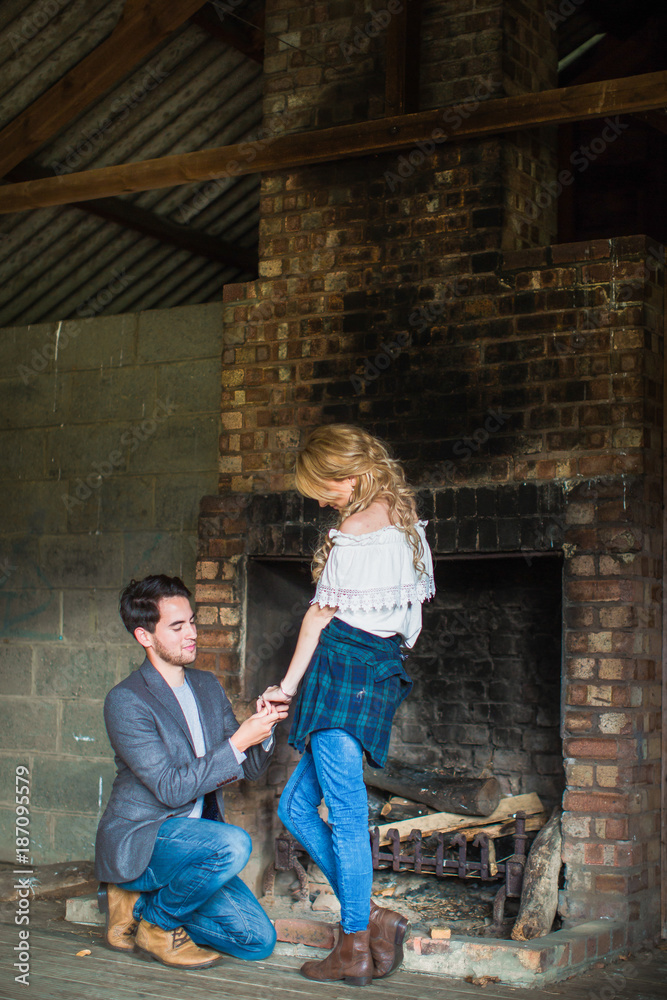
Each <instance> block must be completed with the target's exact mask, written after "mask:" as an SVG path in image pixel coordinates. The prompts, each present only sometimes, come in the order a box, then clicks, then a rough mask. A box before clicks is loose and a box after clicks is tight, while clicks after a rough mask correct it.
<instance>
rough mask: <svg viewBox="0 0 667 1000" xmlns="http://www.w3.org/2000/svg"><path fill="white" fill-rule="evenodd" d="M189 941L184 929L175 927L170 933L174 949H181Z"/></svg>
mask: <svg viewBox="0 0 667 1000" xmlns="http://www.w3.org/2000/svg"><path fill="white" fill-rule="evenodd" d="M189 940H190V935H189V934H188V932H187V931H186V929H185V927H176V928H175V929H174V930H173V931H172V941H173V944H174V949H176V948H182V947H183V945H184V944H187V943H188V941H189Z"/></svg>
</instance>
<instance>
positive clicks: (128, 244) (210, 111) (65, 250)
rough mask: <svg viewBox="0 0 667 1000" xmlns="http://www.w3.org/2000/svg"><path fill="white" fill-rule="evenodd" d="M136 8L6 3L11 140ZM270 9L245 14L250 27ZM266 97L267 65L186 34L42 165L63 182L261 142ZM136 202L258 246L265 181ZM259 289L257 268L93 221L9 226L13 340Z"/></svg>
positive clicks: (50, 215) (187, 30)
mask: <svg viewBox="0 0 667 1000" xmlns="http://www.w3.org/2000/svg"><path fill="white" fill-rule="evenodd" d="M123 5H124V4H123V0H29V2H26V0H4V2H3V3H2V5H0V51H1V52H2V60H3V64H4V65H3V73H2V78H1V79H0V127H2V126H4V125H6V124H8V123H9V122H10V121H12V120H13V119H14V118H15V117H16V115H17V114H19V113H20V112H21V111H22V110H23V109H24V108H26V107H28V106H29V105H30V104H31V103H32V102H33V101H34V100H36V99H37V98H38V97H39V96H40V95H41V94H42V93H44V92H45V91H46V90H48V88H49V87H50V86H52V85H53V84H54V83H55V82H56V81H57V80H58V79H60V78H61V77H62V76H63V75H64V74H65V73H66V72H67V71H68V70H69V69H71V68H72V67H73V66H75V65H76V64H77V63H78V62H79V61H80V60H81V59H82V58H84V56H86V55H87V54H88V53H89V52H91V51H92V50H93V49H94V48H95V47H96V45H98V44H99V43H100V42H101V41H103V40H104V38H105V37H107V36H108V35H109V34H110V32H111V31H112V30H113V28H114V27H115V25H116V23H117V21H118V18H119V16H120V14H121V11H122V9H123ZM258 6H261V5H260V4H258V3H255V4H254V5H253V4H251V5H249V6H247V7H244V8H243V12H244V16H252V13H253V12H254V10H255V8H256V7H258ZM262 85H263V84H262V69H261V66H260V65H259V64H258V63H256V62H254V61H252V60H251V59H249V58H247V57H246V56H244V55H243V54H242V53H241V52H239V51H237V50H236V49H234V48H231V47H228V46H226V45H224V44H223V43H222V42H221V41H220V40H219V39H217V38H213V37H211V35H210V34H208V33H207V32H206V31H204V30H203V29H202V28H200V27H198V26H197V25H195V24H192V23H188V22H186V23H185V25H183V27H181V28H180V29H179V30H177V31H176V32H174V33H173V34H172V35H171V36H170V37H169V38H168V39H167V40H166V41H165V42H163V43H162V44H161V45H160V46H158V47H157V48H156V49H155V50H154V51H153V52H152V53H151V55H150V56H149V57H148V58H146V59H144V60H143V62H142V63H141V64H140V65H138V66H137V67H136V68H135V69H134V70H133V71H132V72H131V73H130V74H129V75H128V76H127V77H126V78H124V79H123V80H122V81H121V82H120V83H119V84H117V85H115V86H114V87H112V88H111V89H110V90H109V91H108V92H107V93H106V94H104V95H103V97H101V98H100V99H98V100H97V101H95V102H94V103H93V104H92V105H90V106H89V107H88V108H86V110H85V111H84V112H83V113H82V114H81V115H79V116H78V117H77V118H76V119H75V120H73V121H71V122H70V123H69V124H68V125H67V127H66V128H64V129H62V130H61V131H60V132H59V133H58V134H57V135H56V136H55V137H54V139H52V140H50V141H49V142H47V143H46V144H45V145H44V146H43V147H41V148H40V149H39V150H38V151H37V152H36V153H35V154H34V155H33V156H32V157H31V159H30V163H31V165H32V166H33V168H34V167H41V168H42V169H43V170H44V171H48V172H51V171H54V172H56V173H62V172H69V171H70V170H77V171H78V170H83V169H87V168H91V167H98V166H107V165H110V164H115V163H128V162H131V161H133V160H143V159H149V158H152V157H159V156H165V155H168V154H171V153H181V152H188V151H191V150H196V149H206V148H209V147H212V146H218V145H226V144H228V143H233V142H239V141H242V140H244V139H248V138H252V135H253V132H256V131H257V130H258V128H259V127H260V126H261V122H262ZM204 188H205V192H204V193H203V194H202V190H203V189H204ZM198 196H199V197H198ZM124 200H125V201H126V202H128V203H130V204H136V205H138V206H141V207H142V208H144V209H150V211H151V212H153V213H155V214H156V215H158V216H160V217H163V218H165V219H168V220H170V221H171V222H173V223H177V224H180V225H183V224H184V223H185V224H186V225H187V227H188V228H190V229H195V230H200V231H203V232H206V233H208V234H211V235H213V236H217V237H219V239H220V240H224V241H227V242H230V243H232V244H234V245H237V246H241V247H245V248H250V249H251V248H253V247H256V245H257V230H258V218H259V207H258V206H259V176H258V175H251V176H243V177H238V178H232V179H231V180H230V181H229V182H226V183H223V184H220V185H212V184H208V185H201V184H191V185H185V186H182V187H177V188H170V189H162V190H157V191H146V192H143V193H141V194H138V195H131V196H127V198H125V199H124ZM186 220H187V221H186ZM252 276H253V273H252V272H251V271H248V270H247V266H246V267H245V268H244V267H237V266H231V265H229V264H225V263H221V262H220V261H216V260H211V259H210V258H207V257H203V256H198V255H195V254H193V253H191V252H190V251H188V250H184V249H182V248H179V247H176V246H174V245H172V244H169V243H166V242H162V241H160V240H157V239H155V238H153V237H151V236H146V235H143V234H142V233H139V232H136V231H134V230H131V229H129V228H126V227H125V226H123V225H119V224H117V223H115V222H109V221H106V220H104V219H102V218H99V217H98V216H95V215H91V214H89V213H88V212H86V211H83V210H82V209H80V208H75V207H69V206H67V207H58V208H47V209H40V210H38V211H34V212H29V213H25V214H21V215H16V216H5V217H4V218H2V219H0V326H8V325H10V324H13V325H16V324H27V323H36V322H44V321H48V320H58V319H67V318H71V317H76V316H77V315H96V314H101V313H106V314H109V313H120V312H127V311H134V310H139V309H150V308H158V307H165V306H171V305H185V304H190V303H197V302H209V301H212V300H214V299H219V298H221V297H222V286H223V285H224V283H225V282H227V281H232V280H244V279H245V278H248V277H252Z"/></svg>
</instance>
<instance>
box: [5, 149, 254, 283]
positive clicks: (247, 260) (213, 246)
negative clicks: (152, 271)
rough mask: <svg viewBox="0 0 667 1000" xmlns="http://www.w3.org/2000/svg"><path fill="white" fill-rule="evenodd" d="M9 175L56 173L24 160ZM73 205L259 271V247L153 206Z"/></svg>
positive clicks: (115, 201)
mask: <svg viewBox="0 0 667 1000" xmlns="http://www.w3.org/2000/svg"><path fill="white" fill-rule="evenodd" d="M7 176H8V178H9V179H10V180H12V181H26V180H37V179H39V178H43V177H51V176H53V175H52V174H50V173H47V172H46V171H45V170H44V169H42V168H40V167H37V166H35V165H34V164H31V163H22V164H21V166H20V167H15V168H14V169H13V170H11V171H10V172H9V174H8V175H7ZM70 207H71V208H78V209H80V210H81V211H82V212H87V213H88V214H89V215H96V216H97V217H98V218H100V219H105V220H106V221H107V222H115V223H116V224H117V225H119V226H122V227H123V229H131V230H133V231H134V232H137V233H141V234H142V235H143V236H151V237H152V238H153V239H155V240H159V242H160V243H170V244H171V245H172V246H175V247H178V248H179V249H180V250H187V251H188V253H192V254H196V255H197V256H198V257H205V258H207V259H208V260H216V261H219V262H220V263H221V264H228V265H229V266H231V267H238V268H239V269H240V270H242V271H250V272H256V271H257V263H258V254H257V251H256V250H251V249H248V247H241V246H237V245H236V244H234V243H230V242H228V241H227V240H221V239H219V238H218V237H217V236H212V235H210V234H209V233H202V232H200V231H199V230H197V229H190V228H188V227H187V226H179V225H178V224H177V223H175V222H171V221H170V220H169V219H165V218H164V217H163V216H161V215H157V214H156V213H155V212H151V211H150V209H146V208H142V207H141V206H140V205H136V204H133V203H132V202H129V201H123V199H122V198H92V199H91V200H90V201H75V202H72V204H71V206H70Z"/></svg>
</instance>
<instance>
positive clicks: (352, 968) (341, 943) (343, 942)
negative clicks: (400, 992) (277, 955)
mask: <svg viewBox="0 0 667 1000" xmlns="http://www.w3.org/2000/svg"><path fill="white" fill-rule="evenodd" d="M369 940H370V931H369V930H365V931H356V932H355V933H354V934H346V933H345V931H344V930H343V928H342V927H339V928H338V940H337V941H336V944H335V945H334V949H333V951H332V952H331V954H330V955H327V957H326V958H325V959H323V961H321V962H306V964H305V965H302V966H301V970H300V971H301V975H302V976H305V977H306V979H314V980H316V982H319V983H333V982H340V981H341V980H342V981H343V982H344V983H347V984H348V986H368V985H369V984H370V983H371V982H372V981H373V959H372V957H371V952H370V945H369Z"/></svg>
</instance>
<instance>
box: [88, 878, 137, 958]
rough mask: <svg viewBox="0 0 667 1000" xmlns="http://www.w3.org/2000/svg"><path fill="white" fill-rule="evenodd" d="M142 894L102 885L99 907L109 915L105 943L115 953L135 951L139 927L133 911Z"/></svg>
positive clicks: (110, 885) (99, 892) (110, 884)
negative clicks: (136, 934) (135, 939)
mask: <svg viewBox="0 0 667 1000" xmlns="http://www.w3.org/2000/svg"><path fill="white" fill-rule="evenodd" d="M140 895H141V894H140V893H138V892H129V891H128V890H127V889H121V888H120V886H117V885H113V883H111V882H110V883H108V885H103V884H102V885H100V888H99V890H98V893H97V898H98V905H99V908H100V910H101V912H102V913H106V915H107V929H106V933H105V942H106V944H107V947H109V948H113V950H114V951H134V933H135V931H136V929H137V927H138V923H137V921H136V920H135V919H134V915H133V913H132V910H133V908H134V904H135V903H136V901H137V900H138V899H139V896H140Z"/></svg>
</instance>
